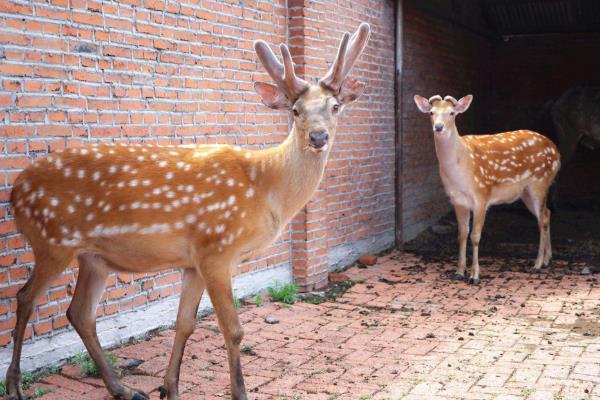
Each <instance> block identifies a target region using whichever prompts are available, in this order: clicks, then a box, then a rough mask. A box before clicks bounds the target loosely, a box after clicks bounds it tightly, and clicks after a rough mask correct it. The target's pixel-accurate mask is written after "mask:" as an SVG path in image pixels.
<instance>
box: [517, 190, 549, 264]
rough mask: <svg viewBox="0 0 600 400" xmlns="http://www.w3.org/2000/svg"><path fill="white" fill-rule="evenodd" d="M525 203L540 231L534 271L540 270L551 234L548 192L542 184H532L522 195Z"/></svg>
mask: <svg viewBox="0 0 600 400" xmlns="http://www.w3.org/2000/svg"><path fill="white" fill-rule="evenodd" d="M521 199H522V200H523V203H525V206H526V207H527V209H528V210H529V211H530V212H531V213H532V214H533V215H534V216H535V217H536V219H537V221H538V227H539V231H540V243H539V246H538V254H537V258H536V260H535V264H534V265H533V270H534V271H539V270H540V268H542V264H544V256H545V254H546V251H547V248H548V245H547V243H548V242H549V236H550V234H549V233H550V229H549V223H550V210H548V208H546V193H545V190H544V188H542V187H540V185H534V184H532V185H530V186H528V187H527V188H525V190H524V191H523V195H522V196H521Z"/></svg>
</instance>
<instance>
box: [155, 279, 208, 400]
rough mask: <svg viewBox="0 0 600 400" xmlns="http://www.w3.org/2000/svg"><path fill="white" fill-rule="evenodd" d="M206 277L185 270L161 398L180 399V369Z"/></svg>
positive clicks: (194, 322) (192, 329)
mask: <svg viewBox="0 0 600 400" xmlns="http://www.w3.org/2000/svg"><path fill="white" fill-rule="evenodd" d="M204 287H205V285H204V279H203V278H202V275H201V274H200V273H199V272H198V271H197V270H194V269H186V270H184V271H183V285H182V289H181V300H179V311H178V312H177V325H176V329H175V341H174V343H173V350H172V352H171V360H170V361H169V368H168V369H167V373H166V374H165V384H164V386H162V387H161V388H160V398H161V399H163V398H165V397H167V399H168V400H177V399H179V390H178V386H179V371H180V367H181V359H182V358H183V350H184V348H185V343H186V342H187V340H188V338H189V337H190V335H191V334H192V332H193V331H194V326H195V324H196V317H197V315H198V305H199V304H200V299H201V298H202V294H203V293H204Z"/></svg>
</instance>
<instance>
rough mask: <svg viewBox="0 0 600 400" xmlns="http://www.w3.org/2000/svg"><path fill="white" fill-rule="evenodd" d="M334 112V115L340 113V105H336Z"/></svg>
mask: <svg viewBox="0 0 600 400" xmlns="http://www.w3.org/2000/svg"><path fill="white" fill-rule="evenodd" d="M332 110H333V112H334V113H337V112H338V111H340V105H339V104H334V105H333V108H332Z"/></svg>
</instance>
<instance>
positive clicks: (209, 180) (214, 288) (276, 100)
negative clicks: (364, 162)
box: [6, 23, 370, 400]
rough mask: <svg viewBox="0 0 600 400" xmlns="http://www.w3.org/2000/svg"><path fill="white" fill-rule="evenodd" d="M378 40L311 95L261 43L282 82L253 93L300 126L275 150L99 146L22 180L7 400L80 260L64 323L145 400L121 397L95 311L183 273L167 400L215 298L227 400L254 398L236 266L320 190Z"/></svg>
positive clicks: (349, 40) (364, 28)
mask: <svg viewBox="0 0 600 400" xmlns="http://www.w3.org/2000/svg"><path fill="white" fill-rule="evenodd" d="M369 34H370V28H369V25H368V24H365V23H363V24H361V25H360V27H359V28H358V30H357V31H356V32H355V33H354V34H353V35H352V36H351V37H350V35H349V34H348V33H346V34H344V36H343V39H342V41H341V44H340V46H339V49H338V53H337V57H336V59H335V61H334V63H333V65H332V66H331V69H330V70H329V71H328V73H327V74H326V75H325V77H323V78H322V79H321V80H319V82H318V83H316V84H313V85H311V84H309V83H307V82H306V81H304V80H303V79H300V78H299V77H298V76H296V74H295V72H294V67H293V62H292V58H291V56H290V52H289V50H288V48H287V47H286V46H285V45H284V44H282V45H281V46H280V48H281V56H282V58H283V64H282V63H280V62H279V61H278V60H277V58H276V56H275V55H274V53H273V52H272V51H271V49H270V48H269V46H268V45H267V44H266V43H265V42H263V41H260V40H259V41H257V42H255V46H254V47H255V50H256V53H257V55H258V58H259V59H260V61H261V63H262V64H263V66H264V67H265V69H266V70H267V72H268V73H269V75H270V76H271V78H272V79H273V81H275V83H276V84H275V85H272V84H268V83H261V82H257V83H255V88H256V91H257V92H258V94H259V95H260V97H261V99H262V102H263V103H264V104H265V105H266V106H267V107H270V108H273V109H282V110H288V111H291V113H292V118H293V124H292V127H291V131H290V133H289V136H288V137H287V139H286V140H285V141H284V142H283V143H282V144H280V145H279V146H277V147H274V148H269V149H264V150H245V149H242V148H240V147H236V146H226V145H223V146H192V147H187V146H157V145H152V144H143V145H142V144H135V145H133V144H121V145H114V144H112V145H110V144H97V145H91V146H88V147H83V148H74V149H67V150H65V151H63V152H57V153H53V154H51V155H49V156H48V157H46V158H44V159H42V160H39V161H37V162H36V163H34V164H32V165H31V166H30V167H28V168H27V169H25V171H23V172H22V173H21V174H20V175H19V176H18V178H17V180H16V182H15V184H14V188H13V190H12V193H11V202H12V204H13V208H14V215H15V220H16V223H17V226H18V228H19V230H20V231H21V232H22V233H23V234H24V235H25V237H26V238H27V239H28V241H29V243H30V244H31V247H32V249H33V253H34V256H35V268H34V269H33V272H32V274H31V277H30V278H29V280H28V281H27V283H26V284H25V286H23V288H21V290H19V292H18V294H17V301H18V307H17V322H16V326H15V329H14V332H13V340H14V349H13V357H12V362H11V364H10V367H9V369H8V371H7V375H6V384H7V389H8V395H9V398H10V399H13V400H14V399H19V400H21V399H24V396H23V393H22V391H21V388H20V380H21V373H20V356H21V349H22V345H23V336H24V333H25V327H26V325H27V321H28V320H29V317H30V315H31V312H32V310H33V306H34V304H35V302H36V299H38V298H39V296H40V295H41V294H42V293H43V292H44V291H45V290H46V289H47V288H48V287H49V285H50V283H51V282H52V280H53V279H54V278H56V277H58V276H59V275H60V274H61V273H62V272H63V271H64V270H65V269H66V267H67V265H68V264H69V262H70V260H71V259H73V257H77V259H78V264H79V273H78V278H77V286H76V288H75V293H74V295H73V299H72V301H71V304H70V306H69V309H68V310H67V317H68V319H69V321H70V322H71V324H72V325H73V326H74V327H75V330H76V331H77V333H78V334H79V336H80V337H81V339H82V340H83V343H84V344H85V347H86V349H87V351H88V352H89V354H90V356H91V358H92V359H93V360H94V362H95V363H96V365H97V366H98V368H99V370H100V373H101V375H102V379H103V380H104V383H105V384H106V387H107V389H108V391H109V392H110V393H111V395H112V396H114V397H115V398H117V399H125V400H142V399H148V398H149V397H148V395H147V394H145V393H143V392H142V391H140V390H136V389H132V388H129V387H127V386H125V385H123V384H122V383H121V382H120V381H119V378H118V376H117V374H116V373H115V372H114V371H113V370H112V369H111V367H110V366H109V364H108V363H107V361H106V359H105V357H104V355H103V353H102V349H101V346H100V343H99V341H98V337H97V335H96V321H95V319H96V318H95V312H96V306H97V303H98V301H99V299H100V297H101V295H102V292H103V290H104V285H105V281H106V278H107V275H108V274H109V272H110V271H120V272H152V271H159V270H163V269H166V268H170V267H173V266H178V267H181V268H182V269H183V282H182V289H181V299H180V304H179V311H178V313H177V322H176V334H175V339H174V343H173V350H172V354H171V358H170V361H169V365H168V369H167V371H166V375H165V378H164V386H163V387H161V398H164V397H166V398H168V399H169V400H174V399H178V398H179V396H178V381H179V370H180V366H181V359H182V356H183V351H184V347H185V343H186V341H187V339H188V337H189V336H190V335H191V333H192V331H193V329H194V325H195V322H196V316H197V310H198V304H199V302H200V298H201V297H202V294H203V292H204V289H205V288H206V289H207V290H208V294H209V296H210V299H211V301H212V304H213V306H214V309H215V312H216V315H217V317H218V321H219V326H220V328H221V331H222V333H223V336H224V338H225V345H226V349H227V355H228V360H229V370H230V378H231V397H232V398H233V399H246V389H245V386H244V378H243V375H242V370H241V363H240V342H241V340H242V337H243V330H242V326H241V325H240V322H239V320H238V316H237V313H236V310H235V306H234V301H233V294H232V285H231V278H232V274H233V273H234V271H235V270H236V266H237V265H238V263H240V262H241V261H243V260H246V259H248V258H250V257H252V255H253V254H255V253H256V252H257V251H260V250H261V249H264V248H265V247H266V246H268V245H269V244H270V243H271V242H272V241H273V240H274V239H275V238H276V237H277V236H278V235H279V233H280V232H281V230H282V229H283V228H284V226H285V225H286V224H287V223H288V222H289V221H290V219H291V218H292V217H293V216H294V215H295V214H296V213H297V212H298V211H299V210H300V209H301V208H302V207H303V206H304V205H305V204H306V203H307V201H308V200H309V198H310V197H311V195H312V193H313V192H314V191H315V190H316V188H317V186H318V185H319V182H320V181H321V178H322V176H323V171H324V168H325V164H326V162H327V158H328V155H329V151H330V149H331V145H332V144H333V140H334V136H335V132H336V126H337V119H338V116H339V115H340V113H341V112H342V109H343V107H344V105H345V104H348V103H350V102H352V101H354V100H356V99H357V98H358V97H359V96H360V95H361V94H362V92H363V90H364V84H363V83H361V82H359V81H358V80H356V79H354V78H350V77H348V74H349V72H350V69H351V68H352V66H353V65H354V63H355V62H356V60H357V59H358V57H359V56H360V54H361V52H362V51H363V49H364V47H365V45H366V43H367V40H368V38H369Z"/></svg>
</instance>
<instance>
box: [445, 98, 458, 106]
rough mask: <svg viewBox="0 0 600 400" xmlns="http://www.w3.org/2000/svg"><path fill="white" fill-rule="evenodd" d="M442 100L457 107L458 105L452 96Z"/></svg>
mask: <svg viewBox="0 0 600 400" xmlns="http://www.w3.org/2000/svg"><path fill="white" fill-rule="evenodd" d="M444 100H446V101H449V102H450V103H452V104H454V105H457V104H458V100H456V99H455V98H454V97H452V96H446V97H444Z"/></svg>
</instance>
